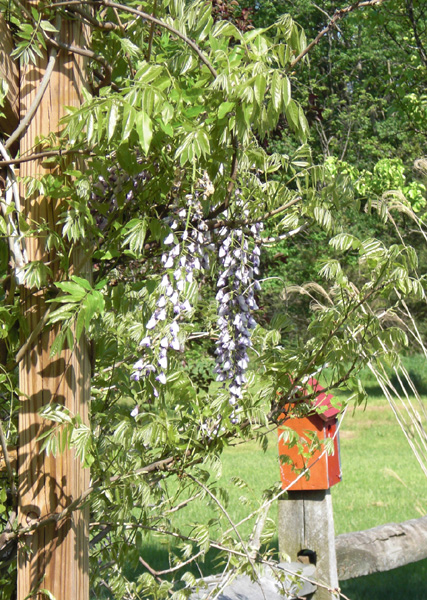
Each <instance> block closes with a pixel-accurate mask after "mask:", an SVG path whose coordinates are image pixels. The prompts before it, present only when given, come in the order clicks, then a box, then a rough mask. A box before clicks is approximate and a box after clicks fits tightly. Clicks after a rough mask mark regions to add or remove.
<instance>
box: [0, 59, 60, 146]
mask: <svg viewBox="0 0 427 600" xmlns="http://www.w3.org/2000/svg"><path fill="white" fill-rule="evenodd" d="M57 55H58V52H57V50H56V49H55V48H52V49H51V51H50V56H49V60H48V63H47V66H46V70H45V72H44V75H43V79H42V80H41V82H40V86H39V89H38V90H37V94H36V96H35V98H34V100H33V102H32V104H31V106H30V108H29V109H28V111H27V113H26V115H25V117H24V118H23V119H22V120H21V122H20V123H19V125H18V127H17V128H16V129H15V131H14V132H13V133H12V135H11V136H10V138H9V139H8V140H7V142H6V143H5V145H4V146H5V148H6V150H7V149H8V148H10V147H11V145H12V144H13V143H14V142H15V141H16V140H17V139H19V138H20V137H21V136H22V135H23V133H24V132H25V130H26V129H27V127H28V125H29V124H30V122H31V120H32V118H33V117H34V114H35V112H36V110H37V109H38V107H39V104H40V102H41V101H42V98H43V96H44V93H45V91H46V88H47V86H48V85H49V81H50V78H51V75H52V73H53V69H54V67H55V63H56V58H57Z"/></svg>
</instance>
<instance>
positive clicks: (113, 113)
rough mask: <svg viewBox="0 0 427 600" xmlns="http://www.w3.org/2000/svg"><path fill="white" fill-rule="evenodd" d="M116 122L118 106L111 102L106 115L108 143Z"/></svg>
mask: <svg viewBox="0 0 427 600" xmlns="http://www.w3.org/2000/svg"><path fill="white" fill-rule="evenodd" d="M118 120H119V106H118V104H117V103H116V102H114V101H113V102H112V104H111V106H110V110H109V111H108V115H107V139H108V141H110V140H111V138H112V137H113V135H114V132H115V130H116V126H117V121H118Z"/></svg>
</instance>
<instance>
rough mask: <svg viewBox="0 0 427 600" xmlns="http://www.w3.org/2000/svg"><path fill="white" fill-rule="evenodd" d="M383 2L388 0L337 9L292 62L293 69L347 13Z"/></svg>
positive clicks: (365, 2)
mask: <svg viewBox="0 0 427 600" xmlns="http://www.w3.org/2000/svg"><path fill="white" fill-rule="evenodd" d="M383 2H386V0H366V1H364V2H361V1H359V2H355V3H354V4H352V5H351V6H346V7H345V8H340V9H339V10H336V11H335V13H334V15H333V17H332V18H331V20H330V21H329V23H328V24H327V25H326V27H324V28H323V29H322V31H320V32H319V33H318V34H317V36H316V37H315V38H314V40H313V41H311V42H310V43H309V44H308V46H307V47H306V48H304V50H303V51H302V52H301V53H300V54H299V55H298V56H297V57H296V58H295V59H294V60H293V61H292V62H291V69H292V68H293V67H294V66H295V65H296V64H297V63H299V62H300V60H302V59H303V58H304V56H306V55H307V54H308V53H309V52H310V50H311V49H312V48H314V46H317V44H318V43H319V42H320V40H321V39H322V37H323V36H324V35H325V34H326V33H328V31H330V30H331V29H333V28H334V27H335V25H336V23H337V22H338V21H340V20H341V19H342V18H343V17H345V16H346V15H348V14H349V13H351V12H353V11H354V10H356V9H358V8H366V7H367V6H379V5H380V4H383Z"/></svg>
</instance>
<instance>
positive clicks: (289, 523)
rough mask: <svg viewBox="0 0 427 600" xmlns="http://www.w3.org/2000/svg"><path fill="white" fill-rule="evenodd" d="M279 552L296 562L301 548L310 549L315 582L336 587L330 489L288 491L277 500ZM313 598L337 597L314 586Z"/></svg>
mask: <svg viewBox="0 0 427 600" xmlns="http://www.w3.org/2000/svg"><path fill="white" fill-rule="evenodd" d="M278 504H279V531H278V538H279V551H280V555H281V557H283V555H284V554H286V555H288V556H289V557H290V559H291V561H296V560H298V559H299V557H300V553H301V552H302V551H304V550H305V551H307V550H308V551H311V553H313V554H311V556H312V557H313V560H315V564H316V581H318V582H319V583H321V584H323V585H326V586H329V587H330V588H331V589H337V588H338V577H337V565H336V556H335V534H334V517H333V511H332V498H331V492H330V490H317V491H315V490H307V491H296V492H288V499H287V500H279V503H278ZM312 598H313V600H338V594H334V593H332V592H330V591H328V590H327V589H325V588H322V587H320V586H319V587H318V588H317V590H316V592H315V593H314V594H313V596H312Z"/></svg>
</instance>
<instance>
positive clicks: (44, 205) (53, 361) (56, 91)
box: [17, 2, 90, 600]
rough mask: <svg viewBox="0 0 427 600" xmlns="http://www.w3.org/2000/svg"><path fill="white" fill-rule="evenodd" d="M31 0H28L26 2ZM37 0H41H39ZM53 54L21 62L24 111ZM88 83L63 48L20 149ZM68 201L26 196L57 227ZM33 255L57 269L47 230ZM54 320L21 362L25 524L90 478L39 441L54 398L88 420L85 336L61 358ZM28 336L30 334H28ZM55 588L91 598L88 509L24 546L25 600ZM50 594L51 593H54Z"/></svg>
mask: <svg viewBox="0 0 427 600" xmlns="http://www.w3.org/2000/svg"><path fill="white" fill-rule="evenodd" d="M29 4H30V3H29V2H27V5H29ZM35 4H37V3H35ZM60 36H61V41H63V42H65V43H66V44H72V45H73V46H80V47H82V46H84V41H85V40H84V32H83V31H82V27H81V25H80V24H79V23H78V22H75V21H74V22H72V21H65V20H64V21H63V22H62V25H61V33H60ZM46 65H47V56H44V58H37V64H36V65H34V64H29V65H25V66H23V67H22V70H21V78H20V91H21V118H23V117H24V116H25V115H26V113H27V111H28V110H29V108H30V106H31V104H32V102H33V100H34V97H35V95H36V93H37V90H38V89H39V86H40V82H41V80H42V78H43V75H44V74H45V70H46ZM83 86H84V63H83V60H82V58H81V57H80V56H76V55H74V54H70V53H68V52H66V51H64V50H61V51H60V52H59V54H58V56H57V60H56V64H55V68H54V70H53V72H52V75H51V78H50V81H49V84H48V87H47V89H46V91H45V93H44V95H43V98H42V101H41V103H40V105H39V106H38V108H37V110H36V112H35V114H34V116H33V118H32V119H31V122H30V124H29V126H28V128H27V130H26V131H25V132H24V134H23V135H22V137H21V140H20V150H21V154H24V153H30V152H32V151H34V147H35V145H36V138H37V137H38V136H43V135H47V134H48V133H49V132H52V131H53V132H57V131H58V129H59V127H60V126H59V120H60V119H61V117H62V116H63V115H64V106H66V105H67V106H70V105H71V106H78V105H79V104H80V103H81V100H82V98H81V90H82V88H83ZM46 172H48V170H47V169H46V168H45V167H44V166H43V165H42V162H41V161H37V162H36V161H32V162H28V163H24V164H23V165H22V166H21V168H20V175H21V176H24V177H25V176H31V177H37V176H39V175H41V174H44V173H46ZM61 210H62V207H61V202H59V201H57V200H52V199H50V198H45V197H38V198H36V197H33V198H31V199H27V201H26V203H25V207H24V214H25V215H26V217H27V222H28V224H29V225H31V226H33V224H37V223H42V222H46V223H47V224H48V225H49V227H51V228H55V225H56V223H57V220H58V215H59V214H60V212H61ZM26 243H27V253H28V259H29V260H30V261H33V260H42V261H45V262H47V261H49V265H50V267H51V268H52V269H53V270H54V271H55V273H54V277H58V276H59V275H60V274H59V273H58V268H57V265H56V263H55V255H54V253H53V252H49V253H48V252H47V251H46V249H45V239H44V238H43V237H42V236H40V235H37V236H36V235H35V236H34V237H31V238H27V240H26ZM47 306H48V305H47V304H46V302H45V297H44V292H43V290H40V291H37V290H34V289H32V290H29V289H26V288H24V289H22V311H23V315H24V317H25V319H26V322H27V324H28V330H29V332H31V331H33V330H34V328H35V327H36V326H37V324H38V323H39V321H40V319H41V318H42V317H43V315H44V314H45V312H46V308H47ZM55 336H56V330H55V328H50V329H46V328H45V330H43V331H42V333H41V334H40V335H39V336H38V337H37V339H36V340H35V341H34V342H33V343H32V344H31V346H30V347H29V348H28V349H27V351H26V353H25V355H24V357H23V359H22V360H21V362H20V365H19V380H20V383H19V387H20V390H21V391H22V397H21V412H20V418H19V522H20V525H21V526H23V527H25V526H28V525H29V524H35V523H37V521H38V520H39V519H40V518H43V517H46V516H47V515H51V514H54V513H57V512H60V511H61V510H63V509H64V508H65V507H67V506H68V505H69V504H70V502H72V501H73V500H75V499H77V498H78V497H79V496H80V494H81V493H82V492H83V491H84V490H85V489H86V488H87V487H88V486H89V472H88V470H87V469H83V468H82V465H81V463H80V461H79V460H78V459H76V458H75V456H74V452H72V451H66V452H64V453H62V454H61V453H60V454H58V455H57V456H56V458H54V457H53V456H49V457H46V455H45V453H44V452H41V451H40V443H39V442H38V441H37V438H38V436H39V435H40V433H41V432H42V431H43V430H45V428H46V427H47V426H48V424H46V422H44V421H43V420H42V419H41V418H40V416H39V410H40V409H41V408H42V407H43V406H45V405H46V404H49V403H59V404H62V405H64V406H66V407H67V408H68V409H69V410H70V411H71V413H72V414H76V413H78V414H80V416H81V417H82V419H83V422H87V421H88V418H87V401H88V397H89V382H90V365H89V361H88V356H87V351H86V347H85V343H84V342H82V343H80V344H78V345H77V346H76V348H75V349H74V350H73V351H70V350H69V349H68V350H64V351H63V352H62V353H61V354H60V355H56V356H55V357H54V358H51V356H50V348H51V346H52V343H53V341H54V339H55ZM23 341H25V340H23ZM37 590H48V592H50V594H52V596H53V597H54V598H55V599H56V600H88V598H89V578H88V514H87V510H83V511H80V510H77V511H75V512H73V513H72V514H71V516H70V517H69V518H67V519H66V520H64V521H63V522H61V523H59V524H58V525H57V524H50V525H48V526H44V527H41V528H40V529H36V530H35V531H34V533H32V534H31V535H28V536H27V538H26V539H25V540H23V543H22V541H21V543H20V546H19V549H18V596H17V598H18V600H24V599H25V598H29V597H31V598H37V600H42V599H43V600H45V599H46V597H47V596H48V595H47V594H44V593H43V592H42V591H37ZM49 597H50V596H49Z"/></svg>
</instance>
